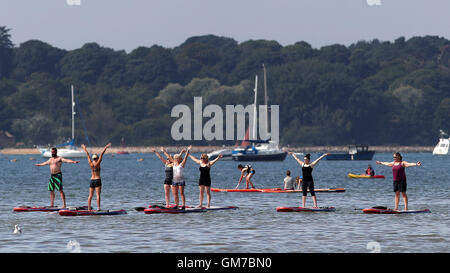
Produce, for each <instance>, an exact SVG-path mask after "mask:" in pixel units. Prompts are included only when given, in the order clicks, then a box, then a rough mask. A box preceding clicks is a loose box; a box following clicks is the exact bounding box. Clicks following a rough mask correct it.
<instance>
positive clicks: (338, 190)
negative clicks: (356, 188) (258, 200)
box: [260, 188, 345, 193]
mask: <svg viewBox="0 0 450 273" xmlns="http://www.w3.org/2000/svg"><path fill="white" fill-rule="evenodd" d="M314 191H315V192H345V189H344V188H330V189H314ZM260 192H266V193H295V192H303V191H302V190H283V189H280V188H275V189H261V191H260ZM308 192H309V190H308Z"/></svg>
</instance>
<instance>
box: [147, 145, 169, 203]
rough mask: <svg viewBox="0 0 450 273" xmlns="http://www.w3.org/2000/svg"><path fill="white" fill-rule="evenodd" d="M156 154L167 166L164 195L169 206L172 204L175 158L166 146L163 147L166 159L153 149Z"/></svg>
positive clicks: (162, 150)
mask: <svg viewBox="0 0 450 273" xmlns="http://www.w3.org/2000/svg"><path fill="white" fill-rule="evenodd" d="M152 152H154V153H155V155H156V156H157V157H158V158H159V159H160V160H161V162H162V163H163V164H164V166H165V171H164V172H165V174H166V178H165V179H164V196H165V199H166V207H169V204H170V187H171V186H172V180H173V161H174V159H173V158H172V156H170V155H169V154H168V153H167V152H166V151H165V150H164V147H161V152H163V153H164V154H165V156H166V157H167V159H164V158H163V157H162V156H161V155H160V154H159V153H158V152H157V151H156V150H155V149H153V150H152Z"/></svg>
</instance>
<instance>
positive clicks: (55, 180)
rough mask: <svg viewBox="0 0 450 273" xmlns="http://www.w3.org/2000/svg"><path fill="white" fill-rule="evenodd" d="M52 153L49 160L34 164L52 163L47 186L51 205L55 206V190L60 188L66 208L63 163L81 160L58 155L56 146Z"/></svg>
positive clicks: (73, 162)
mask: <svg viewBox="0 0 450 273" xmlns="http://www.w3.org/2000/svg"><path fill="white" fill-rule="evenodd" d="M51 153H52V157H50V159H49V160H47V161H45V162H43V163H39V164H34V165H35V166H38V167H40V166H45V165H50V179H49V181H48V187H47V188H48V191H49V192H50V207H53V206H54V202H55V190H58V191H59V194H60V195H61V200H62V203H63V205H62V207H63V208H65V207H66V195H65V194H64V191H63V184H62V172H61V165H62V164H63V163H72V164H76V163H79V162H80V161H79V160H77V161H73V160H70V159H66V158H63V157H60V156H58V149H56V148H52V150H51Z"/></svg>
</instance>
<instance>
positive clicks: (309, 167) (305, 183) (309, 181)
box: [289, 152, 329, 208]
mask: <svg viewBox="0 0 450 273" xmlns="http://www.w3.org/2000/svg"><path fill="white" fill-rule="evenodd" d="M289 154H290V155H292V156H293V157H294V158H295V160H297V162H298V163H299V164H300V166H302V177H303V180H302V206H303V207H305V205H306V196H307V194H308V189H309V193H310V194H311V196H312V199H313V202H314V208H317V207H318V206H317V198H316V193H315V192H314V179H313V177H312V171H313V168H314V166H316V164H317V163H318V162H319V161H320V160H321V159H322V158H324V157H326V156H327V155H329V154H328V153H327V154H323V155H321V156H320V157H319V158H317V159H316V160H314V161H313V162H312V163H310V161H311V155H310V154H306V155H305V157H304V158H303V160H305V161H304V162H303V161H301V160H300V159H298V157H297V156H296V155H295V154H294V153H293V152H289Z"/></svg>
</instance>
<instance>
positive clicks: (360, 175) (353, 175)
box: [347, 173, 384, 178]
mask: <svg viewBox="0 0 450 273" xmlns="http://www.w3.org/2000/svg"><path fill="white" fill-rule="evenodd" d="M347 176H348V178H384V175H374V176H370V175H364V174H354V173H349V174H348V175H347Z"/></svg>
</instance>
